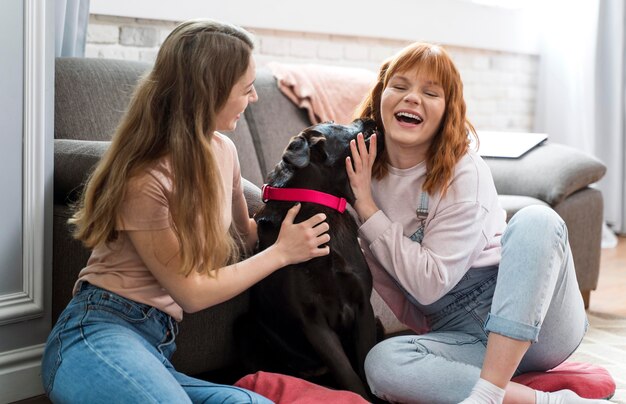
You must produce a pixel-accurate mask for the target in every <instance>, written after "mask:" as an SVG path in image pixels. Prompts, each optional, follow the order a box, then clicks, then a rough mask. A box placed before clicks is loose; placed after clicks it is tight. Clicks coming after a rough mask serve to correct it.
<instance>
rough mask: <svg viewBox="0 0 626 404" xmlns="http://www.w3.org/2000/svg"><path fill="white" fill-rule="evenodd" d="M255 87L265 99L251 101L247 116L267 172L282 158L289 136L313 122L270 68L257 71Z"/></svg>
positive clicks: (260, 96) (263, 170) (263, 169)
mask: <svg viewBox="0 0 626 404" xmlns="http://www.w3.org/2000/svg"><path fill="white" fill-rule="evenodd" d="M254 86H255V88H256V91H257V93H258V95H259V100H261V101H260V102H256V103H254V104H250V105H249V106H248V109H246V111H245V117H246V120H247V122H248V125H249V126H250V132H251V133H252V138H253V140H254V142H255V146H256V150H257V158H258V161H259V166H260V168H261V171H262V172H263V173H265V174H267V173H269V172H270V171H271V170H272V169H273V168H274V166H275V165H276V163H278V162H279V161H280V160H281V157H282V154H283V150H284V149H285V147H286V146H287V143H288V142H289V139H290V138H291V137H292V136H295V135H297V134H298V133H300V132H301V131H302V129H304V128H306V127H308V126H311V123H310V122H309V119H308V117H307V112H306V111H305V110H304V109H300V108H298V107H297V106H296V105H295V104H294V103H293V102H291V101H290V100H289V98H287V97H286V96H285V95H284V94H283V93H282V92H281V91H280V90H279V89H278V85H277V84H276V79H275V78H274V76H273V75H272V73H271V72H270V71H269V69H267V68H259V69H258V70H257V75H256V80H255V82H254ZM249 157H250V156H249Z"/></svg>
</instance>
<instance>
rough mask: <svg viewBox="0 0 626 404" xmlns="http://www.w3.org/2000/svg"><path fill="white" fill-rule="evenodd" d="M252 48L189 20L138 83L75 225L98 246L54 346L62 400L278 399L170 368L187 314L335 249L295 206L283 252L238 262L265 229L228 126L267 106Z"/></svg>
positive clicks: (51, 352)
mask: <svg viewBox="0 0 626 404" xmlns="http://www.w3.org/2000/svg"><path fill="white" fill-rule="evenodd" d="M252 48H253V42H252V39H251V37H250V35H249V34H248V33H247V32H246V31H244V30H243V29H241V28H239V27H235V26H232V25H229V24H222V23H218V22H215V21H209V20H197V21H189V22H185V23H182V24H180V25H179V26H177V27H176V28H175V29H174V30H173V31H172V32H171V33H170V35H169V36H168V37H167V39H166V40H165V41H164V43H163V45H162V46H161V48H160V50H159V53H158V55H157V58H156V62H155V64H154V66H153V68H152V70H151V71H150V72H149V73H148V74H147V75H146V76H145V77H144V78H143V79H142V80H141V82H140V83H139V84H138V86H137V88H136V90H135V93H134V95H133V97H132V99H131V101H130V105H129V108H128V111H127V112H126V114H125V116H124V118H123V119H122V122H121V123H120V125H119V127H118V129H117V131H116V133H115V135H114V137H113V139H112V142H111V146H110V148H109V150H108V152H107V153H106V155H105V156H104V157H103V158H102V160H101V161H100V163H99V164H98V166H97V168H96V169H95V171H94V172H93V174H92V175H91V177H90V179H89V182H88V183H87V185H86V188H85V190H84V192H83V195H82V199H81V200H80V202H79V204H78V206H77V210H76V212H75V214H74V216H73V217H72V219H71V220H70V222H71V223H72V224H73V225H74V226H75V233H74V236H75V237H76V238H77V239H79V240H81V241H83V243H84V244H85V245H86V246H87V247H89V248H91V249H92V250H93V251H92V254H91V257H90V259H89V261H88V263H87V266H86V267H85V268H84V269H83V270H82V271H81V272H80V275H79V278H78V280H77V282H76V285H75V287H74V297H73V299H72V300H71V302H70V303H69V304H68V306H67V308H66V309H65V310H64V311H63V313H62V314H61V315H60V316H59V319H58V321H57V324H56V325H55V326H54V328H53V330H52V332H51V334H50V337H49V338H48V342H47V345H46V349H45V352H44V358H43V363H42V379H43V383H44V388H45V390H46V392H47V394H48V395H49V397H50V398H51V399H52V400H53V401H55V402H87V403H95V402H116V403H122V402H146V403H148V402H164V403H183V402H219V403H231V402H232V403H235V402H237V403H241V402H268V401H269V400H266V399H265V398H263V397H261V396H259V395H257V394H255V393H252V392H249V391H246V390H244V389H239V388H235V387H233V386H222V385H217V384H213V383H210V382H206V381H203V380H198V379H194V378H191V377H189V376H187V375H184V374H182V373H180V372H178V371H176V369H174V367H173V366H172V364H171V363H170V358H171V356H172V354H173V352H174V350H175V342H174V340H175V337H176V333H177V325H176V324H177V322H179V321H181V320H182V317H183V312H188V313H193V312H196V311H198V310H202V309H205V308H207V307H211V306H213V305H216V304H218V303H220V302H223V301H225V300H227V299H230V298H232V297H234V296H236V295H237V294H239V293H241V292H243V291H244V290H245V289H247V288H248V287H250V286H251V285H253V284H254V283H256V282H258V281H259V280H261V279H263V278H264V277H266V276H267V275H269V274H271V273H272V272H273V271H275V270H277V269H279V268H281V267H283V266H285V265H288V264H291V263H296V262H301V261H305V260H308V259H310V258H313V257H319V256H323V255H326V254H328V252H329V251H328V247H320V246H321V245H322V244H324V243H327V242H328V240H329V236H328V234H326V232H327V230H328V224H327V223H325V222H324V220H325V217H324V216H323V215H316V216H313V217H311V218H309V219H308V220H306V221H303V222H300V223H298V224H294V223H293V219H294V218H295V216H296V214H297V213H298V211H299V205H296V206H295V207H294V208H292V209H291V210H290V211H289V213H288V215H287V217H286V218H285V220H284V222H283V224H282V227H281V232H280V235H279V237H278V240H277V241H276V243H275V244H274V245H273V246H272V247H270V248H269V249H267V250H265V251H263V252H261V253H259V254H258V255H254V256H251V257H250V258H247V259H245V260H243V261H241V262H236V260H237V258H238V257H239V256H240V249H246V250H248V252H249V251H250V250H251V248H252V247H253V246H254V245H255V243H256V225H255V222H254V220H252V219H250V218H249V217H248V210H247V205H246V201H245V199H244V195H243V185H242V180H241V174H240V168H239V161H238V158H237V153H236V150H235V147H234V145H233V143H232V141H230V140H229V139H228V138H227V137H225V136H223V135H221V134H220V133H219V132H218V131H231V130H233V129H235V126H236V124H237V120H238V119H239V118H240V116H241V114H243V111H244V110H245V108H246V107H247V105H248V103H250V102H255V101H256V100H257V94H256V91H255V88H254V79H255V64H254V60H253V58H252ZM251 338H254V336H251Z"/></svg>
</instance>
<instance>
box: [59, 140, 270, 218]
mask: <svg viewBox="0 0 626 404" xmlns="http://www.w3.org/2000/svg"><path fill="white" fill-rule="evenodd" d="M110 144H111V142H103V141H93V140H70V139H56V140H55V141H54V201H55V203H58V204H66V203H68V202H73V201H75V200H76V198H77V197H78V194H79V192H80V191H81V189H82V187H83V185H84V184H85V182H86V181H87V179H88V178H89V174H91V172H92V171H93V169H94V167H95V166H96V164H97V163H98V161H100V158H101V157H102V155H104V153H105V152H106V151H107V150H108V148H109V145H110ZM243 192H244V196H245V198H246V202H247V203H248V212H249V214H250V217H252V216H253V215H254V213H256V212H257V211H258V210H259V209H260V208H261V206H263V201H262V200H261V190H260V189H259V187H257V186H256V185H254V184H253V183H252V182H250V181H248V180H247V179H245V178H244V179H243Z"/></svg>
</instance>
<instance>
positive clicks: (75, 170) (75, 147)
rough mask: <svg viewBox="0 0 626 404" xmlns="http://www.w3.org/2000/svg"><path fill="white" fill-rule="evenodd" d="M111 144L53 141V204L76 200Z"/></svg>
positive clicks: (102, 142)
mask: <svg viewBox="0 0 626 404" xmlns="http://www.w3.org/2000/svg"><path fill="white" fill-rule="evenodd" d="M110 144H111V142H105V141H94V140H70V139H55V141H54V203H58V204H66V203H71V202H74V201H75V200H76V198H77V197H78V195H79V192H80V191H81V190H82V188H83V185H85V182H86V181H87V179H88V178H89V175H90V174H91V172H92V171H93V169H94V167H95V166H96V164H97V163H98V161H100V158H101V157H102V155H103V154H104V153H105V152H106V151H107V150H108V148H109V145H110Z"/></svg>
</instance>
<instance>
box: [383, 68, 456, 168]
mask: <svg viewBox="0 0 626 404" xmlns="http://www.w3.org/2000/svg"><path fill="white" fill-rule="evenodd" d="M445 109H446V99H445V92H444V89H443V87H442V85H441V84H440V83H438V82H437V80H436V79H435V78H434V77H432V76H431V75H428V74H426V73H424V72H422V71H420V70H410V71H401V72H397V73H396V74H394V75H393V76H391V78H390V79H389V81H388V83H387V86H386V87H385V89H384V90H383V92H382V95H381V102H380V112H381V118H382V121H383V125H384V127H385V147H386V148H387V153H388V155H389V162H390V163H391V165H392V166H394V167H397V168H409V167H412V166H414V165H416V164H418V163H420V162H421V161H423V160H424V159H425V158H426V155H427V152H428V148H429V147H430V144H431V143H432V140H433V138H434V137H435V135H436V134H437V132H438V131H439V130H440V127H441V121H442V119H443V116H444V113H445Z"/></svg>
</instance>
